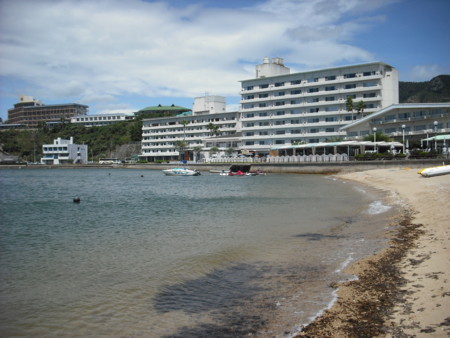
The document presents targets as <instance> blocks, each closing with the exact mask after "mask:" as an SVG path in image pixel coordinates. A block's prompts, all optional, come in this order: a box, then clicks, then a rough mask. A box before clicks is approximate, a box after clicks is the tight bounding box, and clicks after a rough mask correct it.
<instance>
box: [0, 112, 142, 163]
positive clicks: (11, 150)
mask: <svg viewBox="0 0 450 338" xmlns="http://www.w3.org/2000/svg"><path fill="white" fill-rule="evenodd" d="M58 137H61V138H62V139H70V137H73V139H74V143H77V144H87V145H88V147H89V154H88V157H89V160H91V159H92V158H94V160H98V158H100V157H110V156H111V154H112V153H113V152H115V150H116V147H118V146H122V145H125V144H130V143H140V142H141V137H142V121H141V119H137V120H135V121H123V122H118V123H115V124H111V125H107V126H101V127H89V128H86V127H84V126H83V125H78V124H72V123H61V124H57V125H54V126H53V127H48V126H47V125H46V124H45V123H42V124H40V125H39V127H38V128H37V129H25V130H5V131H2V132H0V146H1V147H2V148H3V151H5V152H6V153H8V154H10V155H18V156H19V157H20V159H21V160H23V161H33V162H35V161H38V160H39V159H40V158H41V157H42V145H43V144H52V143H53V140H54V139H57V138H58Z"/></svg>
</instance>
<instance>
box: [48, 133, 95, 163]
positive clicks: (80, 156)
mask: <svg viewBox="0 0 450 338" xmlns="http://www.w3.org/2000/svg"><path fill="white" fill-rule="evenodd" d="M42 153H43V154H44V156H43V157H42V159H41V163H42V164H67V163H80V164H85V163H87V162H88V146H87V145H86V144H74V143H73V137H71V138H70V140H63V139H61V138H60V137H58V138H57V139H56V140H53V144H44V145H43V146H42Z"/></svg>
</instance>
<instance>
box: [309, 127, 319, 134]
mask: <svg viewBox="0 0 450 338" xmlns="http://www.w3.org/2000/svg"><path fill="white" fill-rule="evenodd" d="M309 132H310V133H311V134H316V133H318V132H319V129H317V128H312V129H310V130H309Z"/></svg>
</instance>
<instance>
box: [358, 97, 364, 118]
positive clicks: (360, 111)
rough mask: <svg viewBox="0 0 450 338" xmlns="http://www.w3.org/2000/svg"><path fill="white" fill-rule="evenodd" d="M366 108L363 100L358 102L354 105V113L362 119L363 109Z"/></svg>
mask: <svg viewBox="0 0 450 338" xmlns="http://www.w3.org/2000/svg"><path fill="white" fill-rule="evenodd" d="M365 108H366V104H365V103H364V101H363V100H361V101H359V102H358V104H357V105H356V111H357V112H358V115H359V114H361V117H364V109H365Z"/></svg>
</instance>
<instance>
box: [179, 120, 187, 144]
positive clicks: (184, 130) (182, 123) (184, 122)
mask: <svg viewBox="0 0 450 338" xmlns="http://www.w3.org/2000/svg"><path fill="white" fill-rule="evenodd" d="M180 124H181V125H183V140H184V139H186V126H187V125H188V124H189V121H188V120H181V121H180Z"/></svg>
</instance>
